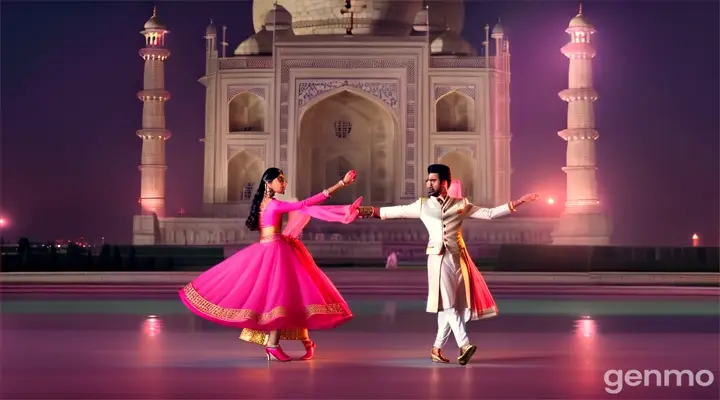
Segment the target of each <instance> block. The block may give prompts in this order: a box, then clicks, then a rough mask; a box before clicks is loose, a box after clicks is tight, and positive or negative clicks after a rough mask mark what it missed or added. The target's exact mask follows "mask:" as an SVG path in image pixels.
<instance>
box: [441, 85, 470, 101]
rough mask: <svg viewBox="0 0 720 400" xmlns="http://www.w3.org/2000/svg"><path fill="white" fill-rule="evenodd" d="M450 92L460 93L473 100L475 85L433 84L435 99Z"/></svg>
mask: <svg viewBox="0 0 720 400" xmlns="http://www.w3.org/2000/svg"><path fill="white" fill-rule="evenodd" d="M450 92H458V93H462V94H464V95H466V96H468V97H470V98H471V99H473V100H475V85H469V86H435V100H438V99H439V98H441V97H443V96H445V95H446V94H448V93H450Z"/></svg>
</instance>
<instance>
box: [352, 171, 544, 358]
mask: <svg viewBox="0 0 720 400" xmlns="http://www.w3.org/2000/svg"><path fill="white" fill-rule="evenodd" d="M450 182H451V174H450V168H449V167H448V166H446V165H442V164H433V165H431V166H429V167H428V178H427V182H426V183H427V189H428V195H429V199H424V198H420V199H418V200H417V201H415V202H414V203H412V204H409V205H404V206H395V207H381V208H377V207H371V206H364V207H361V208H360V217H362V218H380V219H397V218H419V219H420V220H421V221H422V222H423V224H425V227H426V228H427V230H428V234H429V240H428V246H427V251H426V254H427V255H428V299H427V308H426V311H427V312H430V313H437V314H438V332H437V337H436V339H435V344H434V346H433V348H432V351H431V353H430V358H431V359H432V361H433V362H438V363H449V362H450V360H448V359H447V358H446V357H445V356H444V355H443V351H442V349H443V346H444V345H445V344H446V343H447V340H448V339H449V337H450V332H451V331H452V333H453V334H454V335H455V340H456V341H457V345H458V347H459V348H460V357H458V363H460V365H466V364H467V363H468V362H469V361H470V359H471V358H472V356H473V355H474V354H475V352H476V351H477V346H475V345H474V344H471V343H470V340H469V339H468V336H467V332H466V330H465V324H466V322H467V321H469V320H477V319H481V318H489V317H493V316H495V315H497V306H496V305H495V301H494V300H493V299H492V296H491V295H490V292H489V290H488V289H487V285H485V282H484V280H483V279H482V276H481V275H480V272H479V271H478V270H477V267H475V264H473V263H472V260H471V259H470V256H469V254H468V252H467V249H466V248H465V243H464V241H463V239H462V233H461V228H462V222H463V220H464V219H465V218H468V217H469V218H475V219H486V220H489V219H495V218H499V217H503V216H506V215H509V214H510V213H512V212H514V211H515V210H516V208H517V207H518V206H520V205H521V204H524V203H526V202H531V201H535V200H537V199H539V198H540V196H539V195H538V194H529V195H525V196H523V197H521V198H520V199H518V200H515V201H511V202H510V203H508V204H504V205H502V206H499V207H495V208H482V207H478V206H475V205H473V204H471V203H470V202H469V201H468V200H467V199H466V198H452V197H450V196H448V188H449V187H450Z"/></svg>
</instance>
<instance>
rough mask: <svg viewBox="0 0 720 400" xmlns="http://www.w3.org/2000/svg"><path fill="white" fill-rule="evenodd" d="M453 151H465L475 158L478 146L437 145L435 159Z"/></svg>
mask: <svg viewBox="0 0 720 400" xmlns="http://www.w3.org/2000/svg"><path fill="white" fill-rule="evenodd" d="M452 151H457V152H458V153H464V154H466V155H468V156H469V157H470V158H472V159H475V156H476V155H477V148H476V146H475V145H465V144H463V145H435V161H438V160H440V158H442V157H443V156H444V155H445V154H447V153H450V152H452Z"/></svg>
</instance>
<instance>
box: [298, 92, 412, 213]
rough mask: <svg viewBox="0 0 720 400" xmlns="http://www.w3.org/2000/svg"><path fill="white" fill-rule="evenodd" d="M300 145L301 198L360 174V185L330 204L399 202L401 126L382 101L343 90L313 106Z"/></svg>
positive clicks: (305, 111)
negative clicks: (396, 191) (398, 141)
mask: <svg viewBox="0 0 720 400" xmlns="http://www.w3.org/2000/svg"><path fill="white" fill-rule="evenodd" d="M299 127H300V129H299V131H298V134H299V136H298V140H297V143H298V145H297V157H296V160H297V177H298V178H297V181H296V182H294V184H296V185H297V189H298V190H297V193H298V195H299V196H298V197H300V198H302V197H305V196H308V195H311V194H314V193H318V192H320V191H322V190H323V189H325V188H327V187H329V186H332V185H334V184H335V183H337V181H338V180H340V179H341V178H342V177H343V176H344V174H345V173H346V172H347V171H349V170H351V169H354V170H356V171H357V172H358V179H357V181H356V182H355V184H353V185H352V186H350V187H347V188H344V189H342V190H341V191H338V192H337V193H336V194H334V195H333V197H332V198H331V199H329V200H328V203H329V204H348V202H351V201H352V200H354V199H356V198H357V197H358V196H363V197H364V198H365V199H366V201H367V202H368V203H373V204H385V203H391V202H392V201H393V198H392V196H393V194H394V192H393V188H394V187H395V184H396V182H395V178H396V176H395V175H396V174H395V162H394V160H395V159H396V157H395V155H396V154H397V153H396V151H395V150H396V147H395V141H396V140H395V137H396V132H397V130H398V121H397V119H396V118H395V116H394V114H393V111H392V110H391V109H388V106H387V105H386V104H385V103H383V102H382V101H381V100H379V99H376V98H375V97H373V96H372V95H370V94H367V93H365V92H362V91H360V90H357V89H354V88H351V87H343V88H339V89H337V90H333V91H331V92H329V93H327V94H326V95H323V96H319V97H316V98H315V99H313V100H312V101H311V102H309V103H308V104H307V105H306V106H305V107H304V108H303V110H302V112H301V114H300V124H299Z"/></svg>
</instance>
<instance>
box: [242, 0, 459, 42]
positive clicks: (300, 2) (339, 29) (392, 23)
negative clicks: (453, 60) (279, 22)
mask: <svg viewBox="0 0 720 400" xmlns="http://www.w3.org/2000/svg"><path fill="white" fill-rule="evenodd" d="M275 1H276V0H254V1H253V25H254V27H255V32H260V30H262V28H263V26H264V25H265V22H266V20H267V18H266V17H267V14H268V13H269V12H270V11H271V10H272V9H273V7H274V3H275ZM426 3H427V4H429V7H430V9H431V11H430V19H431V25H433V26H435V25H437V26H438V27H442V29H445V27H449V28H450V29H452V30H455V31H456V32H460V31H461V30H462V23H463V20H464V17H465V15H464V4H463V0H427V1H426ZM422 4H423V1H422V0H403V1H398V0H353V1H352V6H353V10H354V20H355V26H354V27H353V33H354V34H356V35H368V34H376V35H397V36H401V35H409V34H410V32H411V31H412V28H413V22H414V21H415V17H416V15H417V13H418V11H420V10H421V9H422ZM277 5H278V6H280V7H282V8H284V9H285V10H287V12H288V13H289V14H290V19H291V21H292V27H293V31H294V33H295V34H296V35H343V34H345V29H346V28H347V27H348V21H349V16H348V15H346V14H342V13H341V12H340V11H341V10H343V9H344V4H343V2H342V1H339V0H277Z"/></svg>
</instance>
